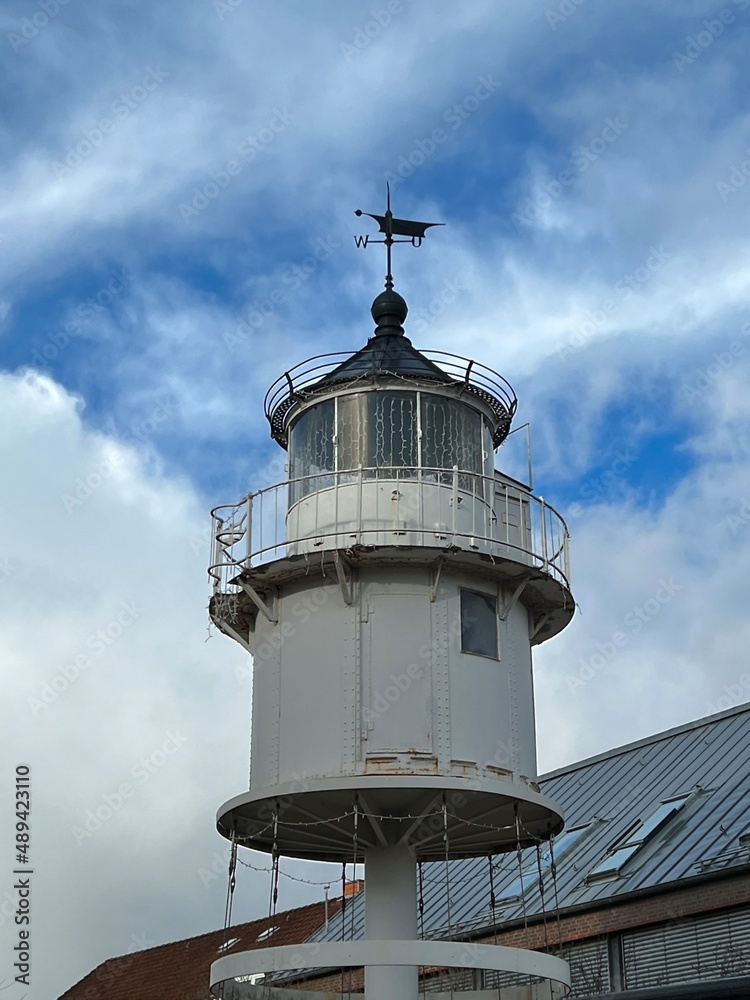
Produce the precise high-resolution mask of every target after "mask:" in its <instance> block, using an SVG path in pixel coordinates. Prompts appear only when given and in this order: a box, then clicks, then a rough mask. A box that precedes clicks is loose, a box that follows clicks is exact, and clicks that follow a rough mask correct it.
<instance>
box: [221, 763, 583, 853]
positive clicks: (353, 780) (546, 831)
mask: <svg viewBox="0 0 750 1000" xmlns="http://www.w3.org/2000/svg"><path fill="white" fill-rule="evenodd" d="M446 817H447V834H448V845H447V848H448V851H447V853H448V854H449V856H450V857H452V858H469V857H476V856H480V855H486V854H500V853H502V852H503V851H507V850H513V849H515V848H516V847H517V846H518V845H519V844H520V846H521V847H528V846H531V845H533V844H535V843H538V842H539V841H540V840H548V839H549V837H550V836H552V835H554V834H557V833H559V831H560V830H561V829H562V826H563V816H562V812H561V810H560V809H559V807H558V806H557V805H556V804H555V803H554V802H553V801H552V800H551V799H549V798H547V797H546V796H545V795H542V794H541V793H539V792H537V791H535V790H533V789H532V788H530V787H529V786H528V785H524V784H521V783H516V782H512V781H507V780H502V779H495V778H471V779H467V778H463V779H462V778H456V777H449V776H445V775H416V774H388V775H352V776H351V777H346V778H344V777H342V778H335V779H334V778H326V779H314V780H305V781H303V782H301V781H297V782H292V783H290V784H288V785H277V786H275V787H273V788H264V789H261V790H259V791H249V792H245V793H243V794H242V795H237V796H235V797H234V798H232V799H229V801H228V802H225V803H224V805H223V806H222V807H221V808H220V809H219V812H218V814H217V824H216V825H217V828H218V830H219V833H220V834H221V835H222V836H223V837H226V838H227V839H229V840H231V839H235V840H236V842H237V843H238V844H240V845H242V846H245V847H251V848H252V849H253V850H256V851H267V852H270V851H271V850H272V849H273V847H274V845H275V846H276V849H277V850H278V851H279V853H281V854H283V855H286V856H287V857H293V858H304V859H308V860H313V861H345V860H351V859H352V854H353V850H354V846H353V845H354V842H355V825H356V844H357V853H358V856H359V854H360V853H362V854H364V852H365V851H367V850H368V849H371V848H378V847H387V846H400V847H408V848H409V849H410V850H411V851H413V853H414V855H415V857H416V858H418V859H420V860H423V861H436V860H441V859H443V858H445V857H446V841H445V833H446V829H445V827H446Z"/></svg>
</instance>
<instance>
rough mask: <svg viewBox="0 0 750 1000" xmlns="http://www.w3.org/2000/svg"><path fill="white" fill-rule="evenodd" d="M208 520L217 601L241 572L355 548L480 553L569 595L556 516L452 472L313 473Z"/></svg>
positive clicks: (537, 502)
mask: <svg viewBox="0 0 750 1000" xmlns="http://www.w3.org/2000/svg"><path fill="white" fill-rule="evenodd" d="M211 513H212V517H213V531H212V554H211V566H210V567H209V575H210V577H211V578H212V580H213V587H214V592H216V593H224V594H226V593H231V592H232V591H234V590H236V589H237V588H236V586H235V585H233V584H232V583H231V581H232V580H233V579H234V578H235V577H236V576H238V575H239V574H240V573H241V572H242V571H243V570H245V569H250V568H253V567H259V566H262V565H264V564H266V563H269V562H272V561H274V560H276V559H282V558H285V557H288V556H294V555H299V554H303V553H306V554H314V553H316V552H320V551H326V550H332V549H340V548H352V547H355V546H357V545H370V546H372V545H391V546H393V545H396V546H398V545H412V546H414V545H417V546H420V545H424V546H429V547H438V548H448V547H455V548H458V549H465V550H468V551H475V552H476V551H478V552H484V553H488V554H490V555H492V556H494V557H498V558H506V559H511V560H513V561H515V562H519V563H523V564H526V565H528V566H532V567H536V568H537V569H540V570H541V571H543V572H545V573H547V574H549V575H550V576H551V577H553V578H555V579H557V580H558V581H559V582H560V583H562V584H564V585H565V586H566V587H568V586H569V584H568V580H569V575H570V568H569V549H568V539H569V534H568V529H567V526H566V524H565V522H564V520H563V519H562V517H561V516H560V515H559V514H558V513H557V511H556V510H554V508H552V507H550V506H549V505H548V504H547V503H545V501H544V500H543V499H542V498H541V497H535V496H533V495H532V494H531V493H528V492H527V491H526V490H524V489H523V488H521V487H519V486H515V485H513V484H511V483H507V482H505V481H503V480H502V479H498V478H496V477H489V476H483V475H479V474H477V473H473V472H466V471H462V470H460V469H459V468H458V467H455V468H453V469H425V468H420V469H415V468H408V469H406V468H403V467H389V468H377V469H375V468H358V469H350V470H346V471H337V472H325V473H319V474H317V475H313V476H305V477H302V478H300V479H295V480H286V481H284V482H282V483H277V484H276V485H274V486H269V487H267V488H266V489H262V490H259V491H258V492H257V493H250V494H248V495H247V496H246V497H244V498H243V499H242V500H240V501H239V503H236V504H225V505H222V506H219V507H216V508H215V509H214V510H213V511H212V512H211Z"/></svg>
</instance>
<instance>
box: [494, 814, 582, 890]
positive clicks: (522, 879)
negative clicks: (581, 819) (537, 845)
mask: <svg viewBox="0 0 750 1000" xmlns="http://www.w3.org/2000/svg"><path fill="white" fill-rule="evenodd" d="M586 830H588V826H577V827H574V828H573V829H571V830H565V831H563V833H561V834H560V836H559V837H556V838H555V839H554V840H553V842H552V847H551V848H550V847H547V849H546V850H544V851H542V853H541V855H540V859H539V860H540V862H541V866H542V875H544V874H546V872H548V871H549V870H550V868H551V867H552V858H553V855H554V859H555V864H557V862H558V861H559V860H560V858H561V857H562V856H563V854H566V853H567V851H568V850H570V848H571V847H572V846H573V844H575V843H576V841H577V840H578V839H579V838H580V837H581V835H582V834H583V833H585V832H586ZM538 881H539V864H538V862H537V859H536V851H534V856H533V857H532V858H530V859H529V861H528V862H526V863H524V864H523V866H522V868H521V871H520V872H519V873H518V875H517V876H516V878H514V879H513V881H512V882H511V883H510V885H507V886H505V888H502V889H500V890H498V891H496V893H495V899H496V900H497V901H498V902H500V901H503V902H505V901H509V900H513V899H518V898H519V897H520V896H522V895H524V894H525V893H527V892H528V891H529V889H530V888H531V887H532V886H533V885H535V884H536V883H537V882H538Z"/></svg>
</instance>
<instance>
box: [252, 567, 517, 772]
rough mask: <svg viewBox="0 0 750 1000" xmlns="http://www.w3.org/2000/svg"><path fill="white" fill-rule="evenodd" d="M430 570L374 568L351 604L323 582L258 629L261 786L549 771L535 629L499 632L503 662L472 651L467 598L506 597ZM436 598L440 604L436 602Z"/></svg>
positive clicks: (280, 604)
mask: <svg viewBox="0 0 750 1000" xmlns="http://www.w3.org/2000/svg"><path fill="white" fill-rule="evenodd" d="M431 575H432V574H431V573H430V571H429V570H428V569H426V568H423V567H413V568H411V569H408V570H402V571H401V572H400V573H399V574H398V578H397V580H394V579H393V574H392V573H389V572H388V571H386V570H382V569H375V568H373V569H371V570H364V569H363V570H360V573H359V581H358V582H357V583H356V584H354V586H353V588H352V589H353V590H354V598H353V602H352V604H351V605H350V606H347V605H346V604H345V603H344V598H343V595H342V592H341V589H340V587H339V584H338V582H336V581H335V580H328V581H326V580H325V579H323V578H322V577H321V576H320V575H319V574H315V573H312V574H311V575H310V576H309V577H306V578H305V582H304V583H303V584H298V585H296V586H295V587H293V588H292V589H290V590H287V591H284V592H283V594H282V595H281V596H279V597H278V598H277V599H276V601H275V602H274V614H275V616H278V621H277V622H275V623H274V622H271V621H269V620H268V619H267V618H265V617H264V616H262V615H259V616H258V618H257V620H256V627H255V631H254V632H253V633H252V641H251V648H252V649H253V651H254V654H255V660H254V663H255V668H254V682H253V719H254V725H253V735H252V765H251V785H250V787H251V789H252V790H253V791H261V790H262V789H267V790H269V792H270V791H271V790H272V789H273V786H275V785H278V784H282V785H283V784H286V783H289V782H299V781H302V780H306V779H308V778H321V777H326V776H338V775H342V774H343V775H346V774H352V775H353V774H367V773H386V772H404V771H405V770H406V771H409V772H411V771H418V772H423V773H432V774H453V775H455V776H463V777H470V776H477V775H484V776H493V775H494V776H497V777H507V776H508V775H511V774H513V775H515V776H516V779H517V778H518V777H520V776H521V775H523V776H533V775H534V774H535V773H536V741H535V730H534V718H533V708H532V706H533V690H532V673H531V653H530V645H529V637H528V633H529V623H528V614H527V612H526V609H525V607H524V606H523V605H522V604H520V603H516V604H515V605H514V606H513V607H512V608H511V609H510V610H509V612H508V614H507V617H506V619H505V620H502V619H501V620H500V621H499V622H498V651H499V657H498V658H497V659H494V658H490V657H487V656H482V655H477V654H474V653H469V652H463V651H462V649H461V645H462V637H461V613H460V600H461V598H460V591H461V589H462V588H464V589H467V590H470V591H471V592H472V593H475V592H483V593H486V594H487V595H488V596H489V597H492V598H494V599H495V600H496V601H499V602H500V603H502V601H503V600H507V599H508V594H507V590H506V588H503V587H498V585H497V584H495V583H493V582H491V581H479V582H478V581H477V579H476V578H475V577H472V576H470V575H468V574H446V573H445V572H444V573H443V574H442V575H441V579H440V581H439V584H438V586H437V588H436V590H433V582H432V580H431ZM432 597H434V600H432V599H431V598H432Z"/></svg>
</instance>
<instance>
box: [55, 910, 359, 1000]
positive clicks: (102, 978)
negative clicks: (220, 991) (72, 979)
mask: <svg viewBox="0 0 750 1000" xmlns="http://www.w3.org/2000/svg"><path fill="white" fill-rule="evenodd" d="M328 905H329V914H330V916H333V914H334V913H337V912H338V910H339V908H340V906H341V899H340V898H339V899H332V900H331V901H330V902H329V904H328ZM324 921H325V903H323V902H320V903H312V904H310V905H309V906H300V907H298V908H297V909H295V910H285V911H284V912H283V913H278V914H276V916H274V917H271V918H270V919H269V917H263V918H262V919H261V920H253V921H251V922H250V923H247V924H238V925H237V926H235V927H230V928H229V930H228V931H224V930H220V931H211V932H210V933H208V934H201V935H200V936H199V937H193V938H188V939H187V940H185V941H174V942H172V943H171V944H163V945H160V946H159V947H157V948H149V949H147V950H145V951H137V952H133V953H132V954H130V955H121V956H120V957H119V958H110V959H108V960H107V961H106V962H103V963H102V964H101V965H100V966H98V968H96V969H94V971H93V972H90V973H89V974H88V975H87V976H85V977H84V978H83V979H82V980H81V981H80V982H79V983H76V985H75V986H73V987H71V989H69V990H67V991H66V992H65V993H63V994H62V996H61V997H59V998H58V1000H133V998H134V997H137V998H138V1000H208V997H209V990H208V973H209V968H210V966H211V963H212V962H214V961H216V959H217V958H220V957H221V956H222V955H229V954H231V953H232V952H234V951H249V950H250V949H253V948H267V947H268V946H269V945H270V944H271V943H273V944H274V945H284V944H299V943H300V942H302V941H306V940H307V939H308V938H309V937H310V936H311V935H312V934H314V933H315V931H316V930H318V928H319V927H321V926H322V925H323V923H324ZM271 927H276V928H278V930H276V931H275V932H274V933H273V934H272V935H264V936H263V938H262V940H260V941H259V940H258V937H259V935H263V932H264V931H268V930H269V929H270V928H271ZM233 938H239V940H238V941H236V942H235V943H234V944H232V945H231V947H229V948H227V949H226V950H223V951H219V948H220V947H221V945H222V944H223V943H224V941H225V940H228V941H231V940H232V939H233Z"/></svg>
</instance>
